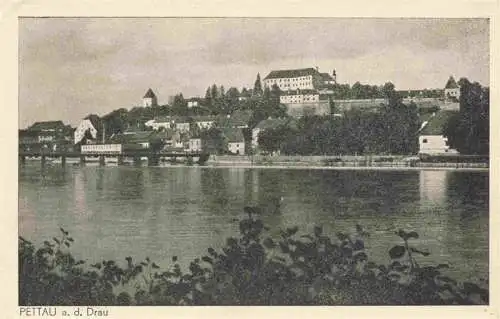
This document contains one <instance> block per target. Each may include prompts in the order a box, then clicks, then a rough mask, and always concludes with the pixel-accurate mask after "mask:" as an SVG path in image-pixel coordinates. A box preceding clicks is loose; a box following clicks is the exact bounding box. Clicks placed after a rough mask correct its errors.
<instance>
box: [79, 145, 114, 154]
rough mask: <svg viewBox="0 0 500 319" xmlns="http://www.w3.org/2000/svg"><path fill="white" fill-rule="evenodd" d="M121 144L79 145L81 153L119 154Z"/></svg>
mask: <svg viewBox="0 0 500 319" xmlns="http://www.w3.org/2000/svg"><path fill="white" fill-rule="evenodd" d="M122 150H123V145H122V144H85V145H82V147H81V152H82V154H89V153H93V154H121V153H122Z"/></svg>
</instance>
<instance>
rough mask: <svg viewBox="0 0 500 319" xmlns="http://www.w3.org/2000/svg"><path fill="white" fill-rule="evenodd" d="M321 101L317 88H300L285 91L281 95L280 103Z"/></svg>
mask: <svg viewBox="0 0 500 319" xmlns="http://www.w3.org/2000/svg"><path fill="white" fill-rule="evenodd" d="M317 102H319V92H318V91H316V90H300V89H297V90H295V91H287V92H283V93H282V94H281V95H280V103H282V104H295V103H317Z"/></svg>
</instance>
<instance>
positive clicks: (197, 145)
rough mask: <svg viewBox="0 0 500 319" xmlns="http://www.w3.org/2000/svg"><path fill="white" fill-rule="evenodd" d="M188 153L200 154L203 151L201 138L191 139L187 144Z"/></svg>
mask: <svg viewBox="0 0 500 319" xmlns="http://www.w3.org/2000/svg"><path fill="white" fill-rule="evenodd" d="M187 146H188V147H187V149H186V151H187V152H200V151H201V138H190V139H189V142H188V144H187Z"/></svg>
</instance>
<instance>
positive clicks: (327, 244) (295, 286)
mask: <svg viewBox="0 0 500 319" xmlns="http://www.w3.org/2000/svg"><path fill="white" fill-rule="evenodd" d="M245 212H246V213H247V214H248V218H245V219H243V220H241V221H240V223H239V226H240V237H239V238H228V239H227V241H226V245H225V246H224V247H223V248H222V249H221V251H219V252H217V251H216V250H215V249H212V248H209V249H208V251H207V255H206V256H202V257H201V258H197V259H195V260H194V261H192V262H191V263H190V266H189V272H187V273H183V272H182V271H181V268H180V266H179V264H178V263H177V257H173V258H172V262H173V266H172V267H170V268H169V269H168V270H161V268H160V267H159V266H158V265H157V264H156V263H154V262H152V261H151V260H149V258H146V260H144V261H142V262H140V263H134V262H133V260H132V258H131V257H127V258H125V260H126V262H127V266H126V267H124V268H122V267H120V266H118V265H117V264H116V263H115V262H114V261H105V260H104V261H102V262H98V263H96V264H93V265H90V266H89V267H84V265H85V262H84V261H82V260H78V261H77V260H75V259H74V258H73V257H72V256H71V254H70V253H69V252H68V249H69V247H70V246H71V243H72V242H73V239H72V238H71V237H70V236H69V234H68V232H67V231H65V230H64V229H62V228H61V233H62V235H61V236H60V237H59V238H55V237H54V238H53V239H52V241H51V242H49V241H46V242H45V243H44V245H43V247H41V248H39V249H35V247H34V246H33V244H32V243H30V242H28V241H27V240H25V239H23V238H22V237H20V239H19V300H20V305H23V306H27V305H60V306H63V305H366V304H372V305H396V304H403V305H439V304H488V298H489V294H488V290H486V289H484V288H481V287H479V286H478V285H476V284H472V283H463V284H461V283H458V282H457V281H455V280H453V279H451V278H449V277H447V276H444V275H443V274H441V270H442V269H443V268H448V266H447V265H442V264H441V265H437V266H426V267H421V266H420V265H419V264H418V262H417V258H416V256H423V257H426V256H428V255H429V253H428V252H426V251H424V250H420V249H417V248H416V247H413V246H411V245H410V242H411V240H412V239H413V238H418V234H417V233H416V232H405V231H403V230H399V231H398V232H397V233H396V234H397V235H398V236H399V237H400V238H401V240H402V242H401V244H397V245H395V246H394V247H392V248H391V249H390V250H389V252H388V253H389V257H390V260H391V262H390V264H389V265H388V266H386V265H378V264H376V263H374V262H372V261H370V260H369V258H368V254H367V252H366V251H365V247H364V240H363V238H365V237H366V236H368V234H367V233H366V232H365V231H364V230H363V228H362V227H361V226H359V225H357V231H356V233H355V234H354V235H352V236H349V235H347V234H344V233H337V236H336V237H337V238H336V239H333V240H332V239H331V238H329V237H327V236H325V235H324V234H323V231H322V228H321V227H315V229H314V232H313V234H309V235H302V236H299V235H298V234H297V233H298V228H297V227H294V228H288V229H285V230H282V231H281V232H280V236H279V238H271V237H265V238H263V234H264V233H265V232H266V231H267V230H268V229H267V228H266V227H265V226H264V225H263V223H262V221H261V220H260V219H258V218H255V216H256V215H258V214H257V213H259V212H258V209H257V208H251V207H246V208H245ZM127 287H128V289H127ZM131 287H135V289H134V290H133V291H134V292H133V293H132V295H131V292H130V288H131Z"/></svg>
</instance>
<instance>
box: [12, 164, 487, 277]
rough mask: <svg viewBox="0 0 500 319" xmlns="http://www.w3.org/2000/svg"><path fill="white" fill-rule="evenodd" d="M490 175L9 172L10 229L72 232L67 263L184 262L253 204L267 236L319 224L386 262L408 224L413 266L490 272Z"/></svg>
mask: <svg viewBox="0 0 500 319" xmlns="http://www.w3.org/2000/svg"><path fill="white" fill-rule="evenodd" d="M488 202H489V176H488V172H487V171H485V172H472V171H444V170H443V171H440V170H420V171H418V170H413V171H403V170H402V171H379V170H310V169H256V168H253V169H252V168H210V167H128V166H121V167H98V166H86V167H74V166H66V167H65V168H64V169H63V168H61V167H60V166H57V165H54V166H48V167H45V168H44V169H43V170H42V169H41V168H40V163H27V164H26V165H25V166H24V167H19V234H20V235H21V236H23V237H25V238H26V239H28V240H31V241H32V242H34V243H36V244H41V243H43V241H44V240H47V239H50V238H51V237H53V236H57V235H59V227H63V228H65V229H66V230H68V231H69V232H70V235H71V236H72V237H73V238H74V239H75V242H74V244H73V246H72V248H71V249H72V251H73V253H74V254H75V255H76V257H77V258H82V259H86V260H88V262H96V261H100V260H103V259H106V260H109V259H114V260H117V261H118V260H124V258H125V257H127V256H132V257H134V259H135V260H142V259H144V258H145V257H149V258H151V259H152V260H153V261H156V262H157V263H158V264H160V266H162V267H163V268H166V267H168V266H170V265H171V258H172V256H178V258H179V261H180V263H181V265H182V266H183V268H184V267H185V266H187V265H188V264H189V262H190V261H191V260H193V259H194V258H196V257H201V256H203V255H204V254H206V252H207V248H209V247H213V248H216V249H218V248H220V247H221V246H222V245H224V243H225V239H226V238H227V237H229V236H236V235H237V234H238V222H237V221H236V220H237V219H239V218H242V217H243V216H244V214H243V208H244V207H245V206H259V207H261V208H262V210H263V214H262V219H263V221H264V223H265V224H266V225H267V226H269V228H270V229H271V230H270V235H275V234H276V233H277V230H278V229H279V228H285V227H290V226H295V225H297V226H299V233H305V232H312V230H313V227H314V226H315V225H323V228H324V231H325V233H327V234H331V235H333V234H335V233H336V232H338V231H345V232H350V233H353V232H354V229H355V225H356V224H357V223H359V224H360V225H362V226H363V227H364V228H365V229H366V230H367V231H368V232H369V233H370V237H368V238H367V239H366V241H365V246H366V247H367V250H368V255H369V257H370V258H371V259H372V260H373V261H375V262H380V263H386V264H387V263H389V257H388V253H387V251H388V250H389V249H390V248H391V247H392V246H393V245H394V244H397V243H399V242H400V239H399V237H397V236H396V235H395V234H394V232H395V230H397V229H399V228H403V229H405V230H415V231H417V232H418V233H419V235H420V237H419V239H417V240H413V242H414V245H415V246H416V247H418V248H422V249H427V250H429V251H430V253H431V255H430V256H429V257H421V258H420V259H419V260H420V263H421V264H426V263H429V262H430V263H448V264H449V265H450V266H451V269H450V270H449V272H450V274H451V275H454V277H455V278H457V279H460V280H472V281H475V282H477V281H479V280H481V279H483V278H484V279H487V278H488V247H489V244H488V238H489V233H488V229H489V205H488Z"/></svg>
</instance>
